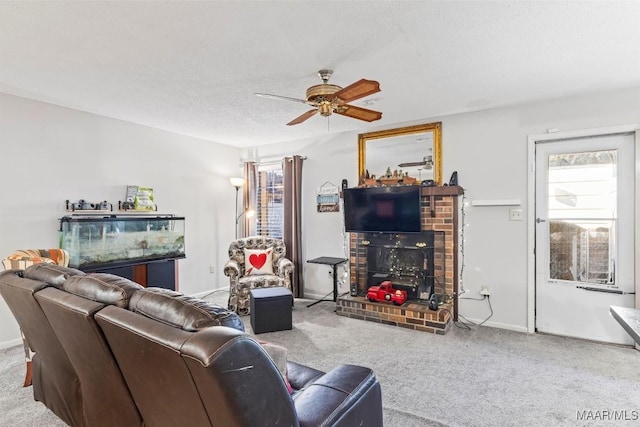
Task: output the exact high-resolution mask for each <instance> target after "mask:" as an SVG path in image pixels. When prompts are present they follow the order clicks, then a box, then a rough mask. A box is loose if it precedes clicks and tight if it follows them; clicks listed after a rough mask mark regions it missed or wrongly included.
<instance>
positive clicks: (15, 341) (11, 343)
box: [0, 338, 22, 350]
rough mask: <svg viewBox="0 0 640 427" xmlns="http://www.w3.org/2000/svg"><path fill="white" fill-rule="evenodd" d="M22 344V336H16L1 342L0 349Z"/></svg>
mask: <svg viewBox="0 0 640 427" xmlns="http://www.w3.org/2000/svg"><path fill="white" fill-rule="evenodd" d="M17 345H22V338H15V339H12V340H9V341H4V342H0V350H4V349H6V348H11V347H15V346H17Z"/></svg>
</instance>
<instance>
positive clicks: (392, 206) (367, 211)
mask: <svg viewBox="0 0 640 427" xmlns="http://www.w3.org/2000/svg"><path fill="white" fill-rule="evenodd" d="M343 197H344V223H345V230H346V231H349V232H384V233H393V232H396V233H415V232H419V231H420V186H418V185H407V186H398V187H367V188H347V189H345V190H343Z"/></svg>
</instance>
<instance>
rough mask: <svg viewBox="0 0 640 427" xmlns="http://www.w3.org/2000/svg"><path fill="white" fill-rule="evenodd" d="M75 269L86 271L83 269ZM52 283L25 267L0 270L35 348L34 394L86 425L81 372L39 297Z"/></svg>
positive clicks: (1, 287)
mask: <svg viewBox="0 0 640 427" xmlns="http://www.w3.org/2000/svg"><path fill="white" fill-rule="evenodd" d="M31 268H33V267H29V269H31ZM61 268H64V267H61ZM69 270H70V271H69V274H73V270H72V269H69ZM75 272H77V274H84V273H82V272H81V271H79V270H75ZM49 286H51V284H50V283H46V282H44V281H42V280H37V279H32V278H28V277H24V271H23V270H7V271H3V272H2V273H0V294H1V295H2V297H3V298H4V300H5V302H6V303H7V306H9V309H10V310H11V312H12V313H13V316H14V317H15V318H16V321H17V322H18V325H19V326H20V329H21V331H22V333H23V336H24V338H25V339H26V342H27V344H28V345H29V347H30V348H31V349H33V351H34V352H35V354H34V355H33V358H32V373H33V375H32V380H33V398H34V399H35V400H37V401H40V402H42V403H44V404H45V406H46V407H47V408H49V409H50V410H51V411H53V413H55V414H56V415H57V416H58V417H60V418H61V419H62V420H63V421H64V422H66V423H67V424H69V425H72V426H84V425H85V422H84V406H83V399H82V392H81V390H80V380H79V379H78V374H77V373H76V371H75V369H74V368H73V365H72V364H71V361H70V360H69V357H68V356H67V353H66V351H65V350H64V348H63V345H62V344H61V343H60V341H59V340H58V338H57V335H56V333H55V332H54V329H53V327H52V326H51V324H50V323H49V321H48V319H47V317H46V316H45V314H44V312H43V311H42V308H41V307H40V304H39V303H38V301H37V300H36V298H35V295H36V294H37V293H39V292H41V291H42V290H44V289H46V288H47V287H49Z"/></svg>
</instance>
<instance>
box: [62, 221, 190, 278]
mask: <svg viewBox="0 0 640 427" xmlns="http://www.w3.org/2000/svg"><path fill="white" fill-rule="evenodd" d="M184 222H185V220H184V217H176V216H173V215H144V216H143V215H109V216H97V215H96V216H76V215H72V216H65V217H63V218H60V247H61V248H62V249H66V250H67V251H68V252H69V267H74V268H80V269H94V268H96V267H105V266H121V265H131V264H136V263H143V262H148V261H157V260H166V259H177V258H184V257H185V250H184V226H185V224H184Z"/></svg>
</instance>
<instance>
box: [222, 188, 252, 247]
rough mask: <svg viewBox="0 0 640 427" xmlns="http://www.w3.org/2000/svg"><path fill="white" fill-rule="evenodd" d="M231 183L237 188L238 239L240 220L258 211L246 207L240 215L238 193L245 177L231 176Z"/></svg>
mask: <svg viewBox="0 0 640 427" xmlns="http://www.w3.org/2000/svg"><path fill="white" fill-rule="evenodd" d="M229 181H230V182H231V185H233V186H234V187H235V188H236V240H238V222H239V221H240V218H242V216H243V215H247V218H251V217H252V216H253V215H254V214H255V213H256V212H255V211H254V210H253V209H245V210H244V211H243V212H242V213H241V214H240V215H238V193H239V192H240V188H242V186H243V185H244V179H243V178H229Z"/></svg>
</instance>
